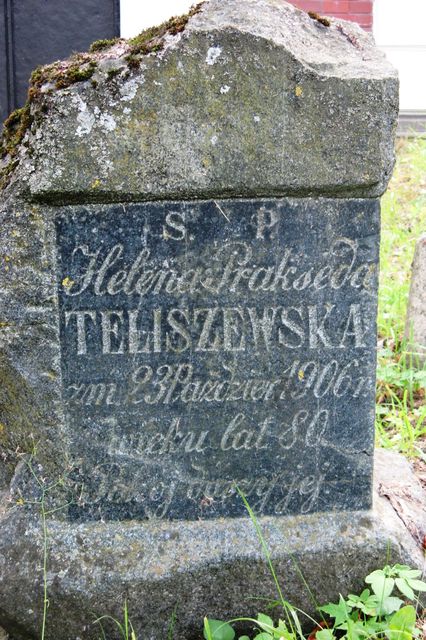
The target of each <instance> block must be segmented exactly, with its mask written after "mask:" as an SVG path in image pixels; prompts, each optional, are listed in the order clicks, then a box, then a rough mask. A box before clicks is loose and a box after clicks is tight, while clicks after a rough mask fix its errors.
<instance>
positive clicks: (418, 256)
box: [405, 234, 426, 369]
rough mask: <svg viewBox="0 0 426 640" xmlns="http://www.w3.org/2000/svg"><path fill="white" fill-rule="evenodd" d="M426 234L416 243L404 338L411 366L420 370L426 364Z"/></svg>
mask: <svg viewBox="0 0 426 640" xmlns="http://www.w3.org/2000/svg"><path fill="white" fill-rule="evenodd" d="M425 273H426V234H423V235H422V236H420V238H419V239H418V240H417V242H416V249H415V252H414V259H413V267H412V274H411V286H410V295H409V298H408V307H407V317H406V322H405V337H406V339H407V341H408V350H409V351H410V353H411V356H410V357H411V359H412V365H413V366H414V367H417V368H419V369H421V368H422V367H423V366H424V364H425V362H426V294H425V288H426V276H425Z"/></svg>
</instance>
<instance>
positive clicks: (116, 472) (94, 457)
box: [57, 199, 378, 519]
mask: <svg viewBox="0 0 426 640" xmlns="http://www.w3.org/2000/svg"><path fill="white" fill-rule="evenodd" d="M57 234H58V245H59V270H58V289H59V297H60V307H61V348H62V370H63V380H64V394H65V399H66V402H67V411H68V416H69V420H70V425H71V426H72V429H73V442H72V445H71V448H72V451H71V453H72V457H73V459H74V462H75V475H76V479H78V480H81V481H82V484H83V493H82V498H81V504H79V505H78V506H74V507H73V509H72V515H73V517H76V518H101V517H102V518H133V517H136V518H147V517H148V518H151V517H161V518H184V519H191V518H198V517H217V516H237V515H240V514H241V513H242V512H243V508H242V505H241V501H240V499H239V498H238V496H237V495H236V491H235V485H238V486H240V487H241V489H242V490H244V492H245V493H246V495H247V496H248V497H249V499H250V502H251V504H252V506H253V507H254V508H255V509H256V510H257V512H258V513H263V514H277V515H284V514H288V513H309V512H312V511H320V510H325V509H331V508H334V509H336V508H337V509H348V508H349V509H351V508H353V509H357V508H365V507H368V506H369V500H370V496H369V491H370V472H371V469H370V458H371V450H372V415H371V411H370V409H369V407H370V404H371V400H372V394H373V392H374V391H373V389H374V360H375V358H374V344H375V314H376V301H375V300H376V289H377V250H378V206H377V204H376V203H375V202H373V201H368V200H367V201H362V200H352V201H335V200H313V199H306V200H295V199H288V200H258V201H254V200H250V201H245V200H234V201H232V200H229V201H220V202H216V201H209V202H166V203H159V202H157V203H144V204H140V205H130V206H128V207H126V208H125V210H124V211H123V207H122V206H120V207H117V206H113V205H111V206H110V207H108V208H106V209H104V210H98V211H96V210H95V209H94V208H85V209H83V208H77V207H75V208H74V207H73V208H71V207H70V208H68V209H67V210H64V211H63V212H62V213H61V214H60V215H59V216H58V218H57ZM354 416H356V421H354ZM88 449H89V451H88ZM355 486H356V487H357V491H356V493H355V492H354V491H353V489H354V487H355Z"/></svg>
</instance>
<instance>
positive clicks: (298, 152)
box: [25, 0, 398, 202]
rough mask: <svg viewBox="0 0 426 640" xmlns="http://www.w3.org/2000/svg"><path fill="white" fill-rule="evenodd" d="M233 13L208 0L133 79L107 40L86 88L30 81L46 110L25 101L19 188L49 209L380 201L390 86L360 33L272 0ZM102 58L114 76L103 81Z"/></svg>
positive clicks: (254, 1) (235, 6) (391, 125)
mask: <svg viewBox="0 0 426 640" xmlns="http://www.w3.org/2000/svg"><path fill="white" fill-rule="evenodd" d="M243 6H244V9H243V10H242V9H241V2H240V0H233V1H230V0H229V1H227V2H222V0H210V1H209V2H207V3H206V4H205V5H204V6H203V8H202V10H201V11H200V12H199V13H198V14H196V15H194V16H193V17H192V18H191V19H190V21H189V23H188V25H187V26H186V28H185V30H184V31H183V33H178V34H176V35H174V36H170V35H169V36H166V39H165V44H164V48H163V49H162V50H161V51H160V52H159V53H157V54H151V55H147V56H144V57H143V58H142V60H141V64H140V69H138V70H137V71H135V70H133V69H130V71H129V68H128V63H127V61H126V55H127V54H128V53H129V48H128V46H127V45H125V44H123V43H122V42H119V43H118V44H117V45H115V47H113V48H111V49H110V50H107V51H106V52H103V53H98V54H96V53H95V54H93V55H92V57H93V59H94V60H95V61H99V58H101V62H100V63H99V64H98V67H97V69H96V71H95V73H94V75H93V76H92V78H91V79H90V80H88V81H86V82H79V83H76V84H73V85H71V86H69V87H68V88H65V89H62V90H61V91H56V92H53V93H51V94H50V93H49V89H50V87H51V85H50V84H49V83H46V84H45V85H43V86H42V87H41V91H42V92H44V93H43V94H42V98H43V99H42V101H41V103H42V105H43V109H44V110H46V111H47V112H48V116H47V117H46V116H44V115H43V113H42V112H41V109H40V106H39V105H38V103H37V105H38V106H34V107H33V110H34V112H35V113H34V119H35V121H36V124H35V125H34V128H33V131H32V133H31V135H29V136H28V138H27V144H28V145H29V147H30V150H31V153H29V154H26V167H25V174H26V180H27V182H26V190H27V193H28V194H30V195H31V196H32V197H34V198H35V197H37V198H39V199H42V200H49V201H50V202H52V201H55V202H58V201H61V202H69V201H71V200H72V201H82V202H87V201H88V198H90V199H91V200H92V201H96V202H99V201H108V202H110V201H112V200H114V201H125V200H149V199H151V198H186V199H188V198H206V197H209V196H211V195H214V197H231V196H245V197H253V196H261V195H266V196H284V195H303V196H306V195H323V196H340V197H341V196H353V197H374V196H378V195H381V193H382V192H383V191H384V189H385V187H386V184H387V181H388V179H389V176H390V173H391V170H392V166H393V146H392V139H393V132H394V129H395V123H396V119H397V110H398V97H397V92H398V81H397V78H396V72H395V70H394V69H392V67H391V66H390V65H389V63H388V62H387V61H386V60H385V58H384V56H383V54H382V53H380V52H379V51H378V50H377V49H376V48H375V46H374V43H373V40H372V37H371V35H369V34H367V33H366V32H364V31H363V30H362V29H361V28H359V27H358V26H357V25H354V24H351V23H348V22H338V21H334V20H332V21H331V26H329V27H326V26H323V25H322V24H320V23H319V22H318V21H316V20H313V19H311V18H310V17H309V16H308V14H306V13H304V12H302V11H300V10H298V9H296V8H295V7H293V6H292V5H290V4H287V3H286V2H283V1H282V0H263V1H261V0H245V1H244V4H243ZM111 58H112V59H113V65H114V68H115V69H118V70H121V72H120V73H119V74H118V75H115V76H114V77H113V78H111V76H110V74H109V72H110V71H111V64H112V62H110V59H111ZM94 85H95V86H94ZM307 123H309V126H307ZM58 140H61V144H58ZM231 167H232V171H230V168H231Z"/></svg>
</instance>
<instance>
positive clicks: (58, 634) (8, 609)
mask: <svg viewBox="0 0 426 640" xmlns="http://www.w3.org/2000/svg"><path fill="white" fill-rule="evenodd" d="M389 468H394V469H398V481H399V482H400V484H401V486H404V485H405V486H410V485H414V486H416V491H420V492H421V491H422V490H421V488H419V487H418V486H417V485H418V482H417V481H416V479H415V477H414V476H413V474H412V471H411V470H410V467H409V465H408V463H407V462H406V461H405V460H403V459H402V458H401V457H400V456H398V455H397V454H394V453H389V452H385V451H377V452H376V473H375V483H376V490H375V493H374V507H373V509H372V511H370V512H365V511H361V512H359V511H355V512H351V513H330V512H329V513H322V514H312V515H307V516H293V517H291V516H289V517H285V518H280V517H274V518H271V517H266V518H261V519H260V525H261V528H262V531H263V533H264V536H265V539H266V542H267V545H268V548H269V549H270V552H271V556H272V561H273V563H274V566H275V568H276V572H277V574H278V576H279V579H280V582H281V584H282V587H283V592H284V596H285V597H288V598H289V599H290V601H291V602H292V603H294V604H295V605H297V606H300V607H301V608H302V609H303V610H305V611H306V612H308V613H311V614H312V613H314V611H313V606H312V602H311V601H310V598H309V595H308V593H307V592H306V589H305V587H304V586H303V584H302V583H301V579H300V576H299V574H298V571H297V570H296V567H295V564H294V563H295V562H296V563H297V565H298V567H299V568H300V569H301V571H302V572H303V575H304V577H305V579H306V581H307V583H308V584H309V586H310V588H311V589H312V592H313V594H314V596H315V597H316V599H317V600H318V602H320V603H324V602H326V601H328V600H332V599H337V598H338V594H339V592H342V593H345V592H347V590H351V591H354V590H356V589H359V588H360V587H361V586H362V580H363V578H364V577H365V575H367V573H368V572H369V571H371V570H373V569H375V568H377V567H380V566H383V565H384V564H386V563H388V562H391V563H392V562H394V561H399V562H401V561H402V562H405V563H407V564H410V565H411V566H419V567H421V566H422V562H423V554H422V552H421V551H420V549H419V548H418V547H417V546H416V543H415V542H414V539H413V538H412V537H411V535H410V534H409V533H408V532H407V529H406V527H405V526H404V524H403V522H402V520H401V519H400V517H399V516H398V514H397V512H396V511H395V510H394V509H393V507H392V506H391V504H390V502H389V501H388V499H387V498H385V497H380V496H379V492H378V489H379V488H380V490H381V491H386V487H387V486H388V485H389V483H390V484H391V485H392V484H394V483H395V478H394V476H391V477H389V472H388V471H387V470H388V469H389ZM424 501H425V496H424V494H423V509H422V510H421V512H419V513H418V525H419V526H420V527H423V530H424V529H425V510H424V504H425V502H424ZM1 530H2V535H1V538H0V562H1V572H0V592H1V593H2V600H1V604H0V622H1V624H3V626H4V627H5V628H6V629H7V630H8V631H9V632H10V633H11V634H12V637H13V638H14V639H15V640H21V638H22V640H27V639H28V638H35V637H38V632H39V629H40V611H41V606H42V569H41V565H42V562H41V559H42V545H43V535H42V531H41V527H40V514H38V516H37V513H33V515H32V516H30V514H29V512H28V508H25V507H16V508H14V509H12V510H10V511H9V512H8V513H7V514H6V515H4V516H3V518H2V521H1ZM48 531H49V532H48V539H49V543H48V548H49V560H48V574H47V579H48V594H49V601H50V606H49V616H48V624H47V637H48V638H52V639H53V638H57V639H58V638H61V639H62V638H63V639H64V640H65V638H66V639H67V640H70V639H71V638H84V639H89V638H98V637H99V629H98V628H97V627H96V626H94V625H93V620H94V617H95V616H97V615H103V614H106V613H108V614H111V615H113V616H114V617H116V618H117V619H122V614H123V604H124V601H125V600H126V601H127V604H128V608H129V613H130V616H131V620H132V623H133V625H134V627H135V629H136V631H137V634H138V637H143V638H146V639H147V640H160V639H161V638H164V637H166V630H167V624H168V622H169V621H170V618H171V613H172V611H173V609H174V607H175V605H177V625H176V629H175V635H174V636H173V637H174V638H175V639H176V640H192V639H198V638H200V637H201V631H200V629H201V626H202V616H203V615H206V614H208V615H210V616H212V617H219V618H233V617H236V616H238V615H241V614H250V613H251V614H255V613H256V611H258V610H259V602H258V601H256V600H254V601H253V600H251V599H250V596H253V595H256V596H263V597H267V598H275V597H276V593H275V591H274V585H273V582H272V578H271V576H270V575H269V572H268V568H267V566H266V562H265V560H264V558H263V557H262V551H261V547H260V543H259V541H258V540H257V538H256V533H255V530H254V526H253V524H252V523H251V521H250V520H249V519H248V517H245V518H235V519H232V520H226V519H223V518H221V519H215V520H209V521H207V522H206V521H199V522H165V521H164V522H161V523H158V522H151V523H149V524H146V525H144V526H141V525H140V523H138V522H135V521H128V522H125V523H123V522H121V523H111V522H110V523H102V522H92V523H83V524H69V523H64V522H60V521H55V520H51V521H49V529H48ZM108 637H115V635H114V633H113V631H112V630H111V635H108Z"/></svg>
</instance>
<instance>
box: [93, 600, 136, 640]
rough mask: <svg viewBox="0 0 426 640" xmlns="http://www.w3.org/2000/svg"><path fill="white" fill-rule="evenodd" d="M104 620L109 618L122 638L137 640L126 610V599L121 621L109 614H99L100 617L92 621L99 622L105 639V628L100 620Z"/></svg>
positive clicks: (105, 639) (124, 639)
mask: <svg viewBox="0 0 426 640" xmlns="http://www.w3.org/2000/svg"><path fill="white" fill-rule="evenodd" d="M104 620H109V621H110V622H112V623H113V624H115V625H116V626H117V628H118V630H119V633H120V637H121V638H123V640H137V637H136V633H135V630H134V628H133V625H132V623H131V621H130V618H129V611H128V608H127V600H125V601H124V607H123V621H122V622H120V621H119V620H117V618H114V617H113V616H109V615H104V616H100V618H97V619H96V620H95V621H94V624H99V626H100V628H101V633H102V638H103V640H107V636H106V634H105V630H104V628H103V625H102V621H104Z"/></svg>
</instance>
